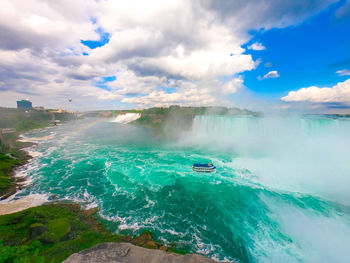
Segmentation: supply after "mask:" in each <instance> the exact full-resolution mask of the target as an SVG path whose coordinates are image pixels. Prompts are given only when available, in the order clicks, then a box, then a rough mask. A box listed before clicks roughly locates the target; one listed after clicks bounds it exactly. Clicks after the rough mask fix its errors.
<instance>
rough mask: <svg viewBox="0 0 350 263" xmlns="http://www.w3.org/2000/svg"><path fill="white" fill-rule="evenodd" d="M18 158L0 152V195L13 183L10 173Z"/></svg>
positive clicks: (17, 163)
mask: <svg viewBox="0 0 350 263" xmlns="http://www.w3.org/2000/svg"><path fill="white" fill-rule="evenodd" d="M19 164H20V161H19V160H18V159H14V158H11V157H9V156H7V155H5V154H0V196H2V195H4V194H5V193H6V191H7V189H9V187H11V186H12V185H13V183H14V179H13V178H12V176H11V173H12V171H13V169H14V167H16V166H17V165H19Z"/></svg>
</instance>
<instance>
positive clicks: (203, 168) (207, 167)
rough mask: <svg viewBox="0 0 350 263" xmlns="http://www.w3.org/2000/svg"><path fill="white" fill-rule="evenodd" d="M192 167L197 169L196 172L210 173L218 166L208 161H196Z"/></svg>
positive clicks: (194, 169)
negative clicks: (201, 162) (202, 162)
mask: <svg viewBox="0 0 350 263" xmlns="http://www.w3.org/2000/svg"><path fill="white" fill-rule="evenodd" d="M192 169H193V171H196V172H205V173H210V172H214V171H215V169H216V167H215V166H214V165H213V164H212V163H206V164H200V163H195V164H194V165H193V168H192Z"/></svg>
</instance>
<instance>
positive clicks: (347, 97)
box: [281, 79, 350, 105]
mask: <svg viewBox="0 0 350 263" xmlns="http://www.w3.org/2000/svg"><path fill="white" fill-rule="evenodd" d="M281 100H282V101H285V102H311V103H343V104H348V105H350V79H348V80H346V81H344V82H340V83H338V84H337V85H335V86H333V87H330V88H328V87H326V88H319V87H316V86H312V87H308V88H302V89H299V90H297V91H290V92H289V93H288V95H287V96H285V97H282V98H281Z"/></svg>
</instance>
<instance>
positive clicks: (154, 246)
mask: <svg viewBox="0 0 350 263" xmlns="http://www.w3.org/2000/svg"><path fill="white" fill-rule="evenodd" d="M145 247H147V248H157V247H158V246H157V243H156V242H154V241H153V240H150V241H147V242H146V245H145Z"/></svg>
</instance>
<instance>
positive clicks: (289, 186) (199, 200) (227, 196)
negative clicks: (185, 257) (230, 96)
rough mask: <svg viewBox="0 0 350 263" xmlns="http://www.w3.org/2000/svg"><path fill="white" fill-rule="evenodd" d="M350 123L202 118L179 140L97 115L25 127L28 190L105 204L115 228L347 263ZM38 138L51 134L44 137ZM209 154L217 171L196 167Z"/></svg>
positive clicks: (228, 256) (211, 246)
mask: <svg viewBox="0 0 350 263" xmlns="http://www.w3.org/2000/svg"><path fill="white" fill-rule="evenodd" d="M349 131H350V122H349V121H348V119H347V118H330V117H319V116H309V117H289V118H280V117H276V118H268V117H266V118H254V117H222V116H221V117H219V116H197V117H195V119H194V122H193V127H192V130H191V131H189V132H187V133H186V134H183V136H181V138H179V139H177V140H165V139H159V138H156V137H154V136H153V133H152V131H151V130H149V129H147V128H143V127H140V126H135V125H131V124H120V123H115V122H110V121H109V120H106V119H88V120H81V121H75V122H71V123H67V124H65V125H63V126H60V127H57V128H50V129H46V130H42V131H34V132H31V133H29V134H27V135H26V136H27V137H33V141H37V142H39V144H38V145H36V146H33V149H31V151H33V152H36V157H35V158H34V159H32V160H31V162H30V163H29V164H27V165H26V166H25V167H24V168H23V170H22V171H20V172H21V173H26V174H27V175H28V176H29V178H30V184H29V186H28V187H27V188H26V189H25V190H24V191H23V192H22V193H20V194H19V195H27V194H29V193H32V194H33V193H39V194H44V195H51V196H55V198H58V199H67V200H75V201H78V202H82V203H83V204H84V205H85V206H87V207H92V206H98V207H99V208H100V211H99V214H100V216H101V217H102V218H103V219H104V220H105V223H107V225H108V227H109V228H110V229H111V230H112V231H116V232H122V233H132V234H136V233H139V232H141V231H143V230H145V229H149V230H151V231H152V232H154V234H155V238H156V239H157V240H161V241H163V242H165V243H167V244H170V243H171V242H174V243H175V244H176V246H177V247H179V248H183V249H189V250H191V251H192V252H198V253H202V254H205V255H207V256H209V257H213V258H216V259H219V260H237V261H238V262H347V260H348V258H349V257H350V251H349V249H348V248H349V247H350V206H349V205H350V191H349V190H350V176H349V172H350V162H349V154H348V153H349V146H350V137H349ZM40 138H44V139H45V140H43V139H40ZM209 161H212V162H213V163H214V164H215V165H216V166H217V172H216V173H212V174H205V173H204V174H203V173H196V172H194V171H192V169H191V168H192V165H193V163H195V162H209Z"/></svg>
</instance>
